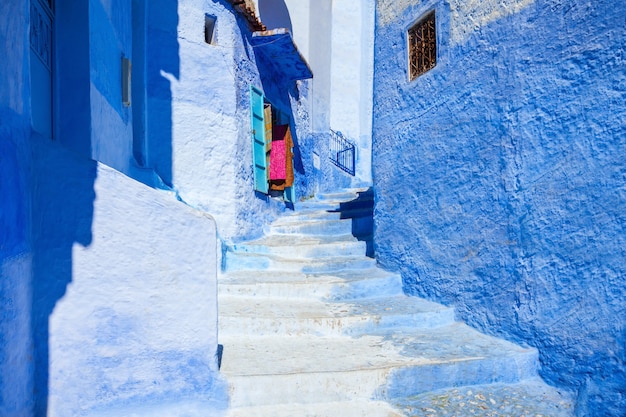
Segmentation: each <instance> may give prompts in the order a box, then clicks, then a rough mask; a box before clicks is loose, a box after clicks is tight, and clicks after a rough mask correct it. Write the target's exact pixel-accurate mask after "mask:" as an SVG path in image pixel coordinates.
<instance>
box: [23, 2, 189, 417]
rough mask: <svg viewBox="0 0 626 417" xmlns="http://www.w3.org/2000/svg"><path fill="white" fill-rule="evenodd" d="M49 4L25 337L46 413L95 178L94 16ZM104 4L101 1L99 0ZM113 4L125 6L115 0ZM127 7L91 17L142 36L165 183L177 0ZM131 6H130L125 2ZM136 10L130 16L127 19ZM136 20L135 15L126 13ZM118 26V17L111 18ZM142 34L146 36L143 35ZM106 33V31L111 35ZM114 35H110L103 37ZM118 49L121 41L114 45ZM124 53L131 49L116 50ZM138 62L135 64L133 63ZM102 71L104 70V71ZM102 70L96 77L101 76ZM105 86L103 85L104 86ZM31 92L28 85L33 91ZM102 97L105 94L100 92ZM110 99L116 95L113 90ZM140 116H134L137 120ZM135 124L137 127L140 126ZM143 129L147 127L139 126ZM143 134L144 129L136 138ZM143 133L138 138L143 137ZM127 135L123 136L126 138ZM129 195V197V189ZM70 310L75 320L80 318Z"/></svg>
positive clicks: (151, 154) (150, 146) (156, 163)
mask: <svg viewBox="0 0 626 417" xmlns="http://www.w3.org/2000/svg"><path fill="white" fill-rule="evenodd" d="M55 3H56V8H55V19H56V24H55V30H56V34H55V36H56V37H55V39H56V61H57V62H56V80H55V81H56V87H57V88H56V91H57V96H56V103H57V108H56V109H55V110H56V113H55V124H56V125H57V132H58V137H57V138H55V140H54V141H51V140H50V139H48V138H44V137H40V136H34V137H32V139H31V145H30V146H31V148H32V149H31V154H32V155H31V157H32V161H31V163H32V167H31V175H32V177H31V184H32V185H31V186H32V190H31V193H32V200H31V204H32V206H31V230H32V232H31V241H32V254H33V260H32V301H31V304H30V310H31V311H30V315H31V325H30V331H31V337H32V343H33V351H34V355H33V363H34V365H33V366H34V372H33V375H32V377H29V378H32V379H33V390H34V392H33V396H34V399H33V400H34V408H35V409H34V415H36V416H45V415H47V413H48V409H49V387H50V386H51V383H52V381H51V379H50V378H51V377H54V375H50V373H49V369H50V363H51V359H53V358H50V343H51V342H50V341H51V340H52V339H54V336H55V334H54V329H51V328H50V325H49V323H50V318H51V315H52V314H53V312H54V309H55V307H56V306H57V303H58V302H59V300H61V299H62V298H63V297H64V296H65V294H66V291H67V288H68V285H70V284H71V282H72V281H73V280H76V278H77V277H76V276H74V271H75V269H76V266H75V265H74V262H75V260H74V259H73V248H74V247H75V246H74V245H76V244H78V245H81V246H85V247H86V246H90V245H91V243H92V223H93V213H94V201H95V199H96V195H95V192H94V183H95V180H96V177H97V162H95V161H93V160H91V159H90V158H91V157H92V148H93V144H92V129H93V120H92V112H94V111H97V110H98V109H95V110H94V108H93V106H94V104H93V103H92V102H91V100H90V94H91V89H92V87H93V85H92V74H91V70H92V63H91V60H90V58H91V54H96V53H98V51H97V50H93V45H92V44H91V43H90V36H94V35H93V34H91V33H90V26H91V24H92V23H93V22H90V19H94V15H93V13H90V9H89V7H90V3H89V2H79V3H80V4H76V3H75V2H74V1H73V0H57V1H56V2H55ZM103 4H104V2H103ZM114 6H115V7H116V9H115V11H116V12H119V11H123V10H124V8H123V7H122V6H121V5H120V4H118V2H114ZM132 6H133V8H132V11H133V13H145V19H138V20H139V22H144V25H143V26H142V25H139V27H135V26H133V28H132V33H131V32H130V29H125V28H123V27H118V26H116V21H113V20H111V21H105V22H103V21H102V19H104V17H102V16H100V15H98V16H99V19H101V20H100V21H98V24H104V25H109V26H111V27H112V29H113V31H111V32H110V33H114V32H115V31H117V32H116V33H118V35H119V33H122V32H123V31H124V30H129V32H124V34H125V35H128V36H132V37H133V38H135V37H140V38H142V39H146V38H147V39H148V42H147V44H146V45H145V47H146V48H147V50H148V51H149V52H148V53H146V54H145V56H144V55H143V51H139V52H138V53H137V55H136V56H135V57H134V59H137V60H140V61H143V60H144V59H145V62H142V65H143V63H145V64H146V68H147V70H146V79H145V80H143V82H144V84H143V86H142V88H144V92H145V91H148V94H149V96H148V97H147V99H148V102H147V103H143V102H142V101H141V100H139V104H140V105H142V106H143V105H145V107H144V108H143V113H144V115H145V110H146V109H147V110H149V111H150V112H151V114H154V115H156V117H153V118H152V119H151V120H150V122H151V124H150V125H145V126H144V127H143V130H146V131H148V132H150V133H151V136H150V138H151V140H150V141H149V142H144V143H143V146H144V147H143V151H144V157H145V158H146V162H147V165H146V166H147V167H149V168H153V169H154V170H155V171H156V172H157V174H158V175H159V176H161V178H162V179H163V180H164V182H166V183H168V184H171V180H172V94H171V88H170V82H171V80H172V79H173V78H176V79H177V78H178V77H179V61H180V60H179V56H178V53H179V50H178V40H177V26H178V1H177V0H167V1H163V2H160V3H159V6H158V7H156V6H152V7H147V6H148V5H147V4H146V1H145V0H133V5H132ZM128 8H130V6H128ZM134 17H135V16H133V18H134ZM133 21H136V20H133ZM118 25H119V22H118ZM147 34H148V35H149V36H147ZM111 36H113V35H111ZM108 41H110V42H115V39H109V40H108ZM120 48H121V47H120ZM121 52H130V51H121ZM113 55H114V56H113V57H112V58H111V59H115V62H109V61H107V62H105V64H106V65H110V68H116V65H120V62H119V59H120V56H121V55H119V56H118V55H117V54H113ZM139 67H141V65H139ZM105 75H106V74H105ZM105 75H102V74H101V76H103V77H104V76H105ZM109 75H110V77H109V78H106V79H105V78H102V79H100V81H101V82H108V83H109V84H108V85H107V86H108V87H110V89H111V94H119V91H118V90H116V88H117V86H118V78H119V77H118V75H113V74H109ZM107 91H108V90H107ZM35 93H36V92H33V94H35ZM104 98H105V99H107V100H108V101H110V100H111V99H112V97H109V96H106V97H104ZM113 98H115V97H113ZM144 120H145V119H142V120H141V123H143V122H144ZM139 130H140V131H142V129H141V128H140V129H139ZM144 133H146V132H145V131H144ZM145 137H148V135H147V134H146V135H145V136H143V138H145ZM143 138H142V139H143ZM129 139H130V138H129ZM130 197H131V198H132V196H130ZM80 319H81V318H80V317H76V320H80Z"/></svg>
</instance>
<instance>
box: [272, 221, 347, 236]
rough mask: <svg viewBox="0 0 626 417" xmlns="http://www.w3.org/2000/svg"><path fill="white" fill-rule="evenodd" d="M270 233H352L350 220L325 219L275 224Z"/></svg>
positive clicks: (315, 234) (336, 234) (321, 234)
mask: <svg viewBox="0 0 626 417" xmlns="http://www.w3.org/2000/svg"><path fill="white" fill-rule="evenodd" d="M267 233H268V234H274V233H279V234H306V235H310V236H338V235H349V234H351V233H352V222H351V221H350V220H325V221H310V222H301V223H288V224H278V225H277V224H273V225H271V226H270V227H269V228H268V230H267Z"/></svg>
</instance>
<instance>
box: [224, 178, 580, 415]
mask: <svg viewBox="0 0 626 417" xmlns="http://www.w3.org/2000/svg"><path fill="white" fill-rule="evenodd" d="M358 191H359V190H350V191H346V192H344V193H337V194H325V195H320V196H319V197H318V198H317V199H316V200H311V201H308V202H303V203H299V204H297V205H296V211H295V213H294V214H292V215H288V216H284V217H282V218H280V219H278V220H277V221H276V222H274V223H273V224H272V225H271V226H270V227H269V228H268V230H267V231H266V234H265V236H264V237H263V238H261V239H258V240H256V241H251V242H245V243H241V244H234V245H231V246H230V247H229V248H228V250H227V251H226V253H225V255H224V257H225V259H224V262H225V272H224V273H223V274H222V276H221V278H220V281H219V325H220V336H219V338H220V343H221V344H222V345H223V346H224V350H223V357H222V364H221V370H222V374H223V375H224V376H225V377H226V378H227V380H228V382H229V384H230V401H231V411H230V415H231V416H251V415H254V416H343V417H346V416H459V417H460V416H470V415H480V416H539V415H541V416H553V417H559V416H563V417H564V416H570V415H572V414H571V413H572V410H571V407H572V406H571V401H570V400H569V399H568V398H567V397H566V396H562V395H560V394H559V393H558V392H557V391H556V390H554V389H553V388H551V387H549V386H547V385H546V384H544V383H543V381H542V380H541V379H540V378H539V376H538V373H537V368H538V366H539V365H538V357H537V352H536V350H534V349H528V348H522V347H520V346H517V345H515V344H512V343H510V342H507V341H504V340H500V339H496V338H493V337H490V336H486V335H483V334H481V333H479V332H477V331H475V330H473V329H471V328H470V327H468V326H466V325H465V324H463V323H460V322H456V321H455V320H454V310H453V309H452V308H450V307H446V306H443V305H439V304H436V303H433V302H429V301H426V300H423V299H420V298H417V297H408V296H405V295H404V294H403V292H402V281H401V277H400V276H399V275H397V274H394V273H391V272H388V271H385V270H383V269H380V268H378V267H377V266H376V261H375V260H374V259H372V258H369V257H366V256H365V252H366V242H363V241H358V240H357V239H356V238H354V236H353V235H352V222H351V220H350V219H345V218H346V217H349V213H345V212H344V213H342V212H340V211H339V210H338V208H339V204H340V203H341V202H346V201H349V200H354V199H355V198H356V197H357V195H358ZM342 218H343V220H342Z"/></svg>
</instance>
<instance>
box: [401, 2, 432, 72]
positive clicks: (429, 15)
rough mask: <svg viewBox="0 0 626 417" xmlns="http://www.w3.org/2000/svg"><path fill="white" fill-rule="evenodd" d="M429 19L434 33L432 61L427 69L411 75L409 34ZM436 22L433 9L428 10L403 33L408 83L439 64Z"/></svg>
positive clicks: (410, 36) (410, 35)
mask: <svg viewBox="0 0 626 417" xmlns="http://www.w3.org/2000/svg"><path fill="white" fill-rule="evenodd" d="M431 18H432V21H433V31H434V34H433V38H434V39H433V48H434V60H433V63H432V65H431V66H430V67H428V68H427V69H425V70H422V71H418V72H417V73H416V74H415V75H413V72H412V65H411V59H412V48H411V38H412V34H411V32H412V31H414V30H415V29H417V28H418V27H420V26H422V25H425V24H426V23H427V22H428V21H429V20H431ZM437 21H438V19H437V13H436V10H435V9H432V10H428V11H427V12H425V13H423V14H422V15H421V16H420V17H419V18H418V19H417V20H415V21H414V22H413V23H412V24H411V25H409V27H408V28H407V29H406V30H405V32H404V33H405V37H406V68H407V78H408V81H409V82H413V81H415V80H416V79H418V78H419V77H421V76H422V75H424V74H426V73H427V72H429V71H431V70H432V69H433V68H435V67H436V66H437V64H438V63H439V58H440V57H439V54H440V45H439V39H438V36H439V35H438V32H439V30H437Z"/></svg>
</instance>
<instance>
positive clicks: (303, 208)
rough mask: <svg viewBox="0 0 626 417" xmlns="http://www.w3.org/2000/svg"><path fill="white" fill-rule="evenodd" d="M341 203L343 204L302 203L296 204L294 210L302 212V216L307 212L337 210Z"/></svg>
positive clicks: (311, 201) (329, 202) (313, 201)
mask: <svg viewBox="0 0 626 417" xmlns="http://www.w3.org/2000/svg"><path fill="white" fill-rule="evenodd" d="M341 203H343V201H334V200H326V201H317V200H310V201H303V202H301V203H296V205H295V209H296V211H299V212H302V213H303V214H306V213H307V212H311V211H318V210H326V211H327V210H339V208H340V204H341Z"/></svg>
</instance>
